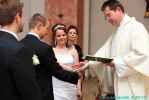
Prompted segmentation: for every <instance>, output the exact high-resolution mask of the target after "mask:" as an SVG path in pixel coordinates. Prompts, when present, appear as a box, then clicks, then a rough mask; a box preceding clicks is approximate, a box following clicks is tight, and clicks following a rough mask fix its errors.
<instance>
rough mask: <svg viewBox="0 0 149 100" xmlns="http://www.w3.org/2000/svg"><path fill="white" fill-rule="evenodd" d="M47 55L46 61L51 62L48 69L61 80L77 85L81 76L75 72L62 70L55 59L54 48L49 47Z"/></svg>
mask: <svg viewBox="0 0 149 100" xmlns="http://www.w3.org/2000/svg"><path fill="white" fill-rule="evenodd" d="M47 53H48V54H47V55H48V56H46V57H47V58H46V60H47V61H48V62H50V63H49V64H48V66H47V68H48V69H49V70H50V71H51V73H52V75H54V76H55V77H56V78H58V79H60V80H63V81H67V82H70V83H73V84H77V82H78V79H79V75H78V74H77V73H75V72H70V71H66V70H63V69H62V67H61V66H60V65H59V64H58V63H57V59H56V58H55V54H54V51H53V49H52V47H49V49H48V52H47Z"/></svg>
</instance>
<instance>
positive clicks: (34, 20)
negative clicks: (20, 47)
mask: <svg viewBox="0 0 149 100" xmlns="http://www.w3.org/2000/svg"><path fill="white" fill-rule="evenodd" d="M46 22H47V20H46V18H45V17H44V16H43V15H41V14H40V13H35V14H34V15H33V16H32V17H31V19H30V21H29V29H34V28H35V27H36V25H37V24H38V23H41V24H43V25H44V26H45V25H46Z"/></svg>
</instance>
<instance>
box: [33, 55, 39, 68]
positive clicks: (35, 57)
mask: <svg viewBox="0 0 149 100" xmlns="http://www.w3.org/2000/svg"><path fill="white" fill-rule="evenodd" d="M32 60H33V65H38V64H40V61H39V59H38V56H37V55H35V54H34V55H33V57H32Z"/></svg>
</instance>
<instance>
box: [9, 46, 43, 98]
mask: <svg viewBox="0 0 149 100" xmlns="http://www.w3.org/2000/svg"><path fill="white" fill-rule="evenodd" d="M26 51H27V50H25V48H24V47H23V48H21V49H20V50H18V52H16V53H15V54H14V56H13V57H12V59H11V61H12V62H11V64H12V65H11V66H12V67H11V68H10V73H11V76H12V78H13V81H14V82H15V84H16V88H17V91H18V93H20V100H42V99H41V93H40V88H39V87H38V84H37V83H36V80H35V73H34V70H33V66H32V62H31V61H32V60H30V59H29V56H28V53H26Z"/></svg>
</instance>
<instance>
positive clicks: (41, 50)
mask: <svg viewBox="0 0 149 100" xmlns="http://www.w3.org/2000/svg"><path fill="white" fill-rule="evenodd" d="M29 28H30V32H29V33H28V34H27V36H26V37H25V38H24V39H23V40H22V41H21V42H22V43H23V44H24V45H26V46H27V47H28V48H29V49H30V50H31V51H33V52H34V54H32V55H33V59H34V58H36V60H35V59H34V60H35V63H34V64H35V70H36V73H37V75H36V77H37V80H38V82H39V85H40V87H41V89H42V93H43V97H44V100H54V97H53V86H52V76H55V77H57V78H58V79H60V80H63V81H67V82H70V83H73V84H77V82H78V78H79V76H78V74H77V73H75V72H68V71H65V70H63V69H62V67H61V66H60V65H59V64H58V63H57V60H56V58H55V54H54V51H53V49H52V47H51V46H49V45H47V44H46V43H43V42H42V41H41V40H40V39H41V38H43V37H44V36H45V35H46V33H47V32H48V30H49V23H48V21H47V20H46V18H45V17H44V16H42V15H41V14H38V13H37V14H34V15H33V16H32V18H31V19H30V22H29Z"/></svg>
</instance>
